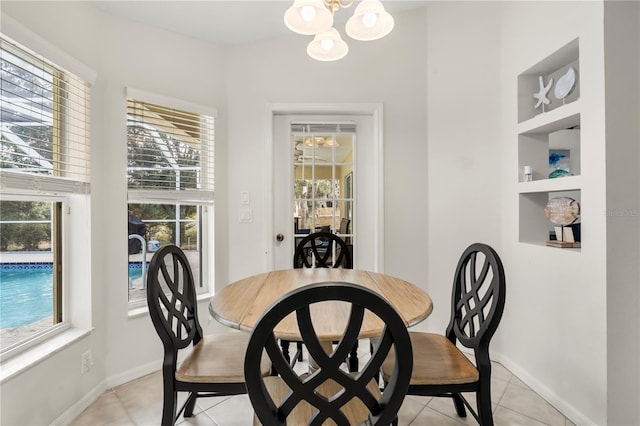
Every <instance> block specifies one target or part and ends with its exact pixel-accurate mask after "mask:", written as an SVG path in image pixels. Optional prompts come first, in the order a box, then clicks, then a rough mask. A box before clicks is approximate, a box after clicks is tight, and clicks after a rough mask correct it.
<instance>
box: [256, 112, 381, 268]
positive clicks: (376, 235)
mask: <svg viewBox="0 0 640 426" xmlns="http://www.w3.org/2000/svg"><path fill="white" fill-rule="evenodd" d="M294 114H315V115H318V114H325V115H346V116H348V115H369V116H371V117H372V119H373V129H372V130H373V139H374V140H373V146H374V152H373V158H374V161H375V163H377V170H378V173H377V175H376V180H375V182H374V194H373V196H374V199H375V206H376V209H375V211H374V212H373V215H374V223H375V226H374V229H373V230H372V231H373V240H374V253H375V255H374V272H384V271H383V267H384V155H383V154H384V146H383V134H384V133H383V124H382V123H383V120H382V104H381V103H348V104H331V103H329V104H325V103H319V104H315V103H268V104H267V108H266V123H265V128H266V143H265V155H264V158H265V174H266V176H265V191H264V193H265V198H266V200H265V206H266V209H265V211H266V218H265V224H266V226H265V229H266V236H265V241H266V247H265V254H266V255H267V264H268V267H269V270H273V268H274V265H275V259H274V258H275V255H274V243H273V241H274V239H275V230H274V225H273V219H274V217H273V215H274V213H273V212H274V201H273V190H274V188H273V181H274V177H273V160H274V157H273V149H274V139H273V136H274V135H273V120H274V117H275V116H276V115H294ZM361 232H362V231H361Z"/></svg>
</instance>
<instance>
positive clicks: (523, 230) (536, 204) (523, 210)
mask: <svg viewBox="0 0 640 426" xmlns="http://www.w3.org/2000/svg"><path fill="white" fill-rule="evenodd" d="M561 179H569V178H559V179H558V180H561ZM552 180H554V179H552ZM531 183H536V182H525V183H522V184H520V185H521V186H525V185H527V184H531ZM533 186H536V185H533ZM554 197H570V198H573V199H574V200H576V201H578V202H579V203H580V204H581V205H582V203H581V191H580V190H579V189H564V188H562V189H561V188H558V189H554V190H550V191H545V190H540V191H531V192H521V193H520V194H519V196H518V198H519V199H518V208H519V211H520V220H519V223H520V224H519V228H520V231H519V235H520V242H521V243H531V244H538V245H545V246H546V242H547V240H548V239H549V232H550V231H552V230H553V229H554V225H553V224H552V223H551V222H550V221H549V219H547V216H546V215H545V213H544V208H545V206H546V205H547V203H548V202H549V200H550V199H551V198H554ZM578 222H580V220H578ZM551 248H559V247H551ZM562 250H577V251H579V250H580V248H570V249H569V248H562Z"/></svg>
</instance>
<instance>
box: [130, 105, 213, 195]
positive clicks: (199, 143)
mask: <svg viewBox="0 0 640 426" xmlns="http://www.w3.org/2000/svg"><path fill="white" fill-rule="evenodd" d="M213 132H214V118H213V117H212V116H208V115H203V114H198V113H194V112H188V111H184V110H180V109H176V108H171V107H167V106H162V105H158V104H154V103H150V102H145V101H140V100H135V99H128V100H127V134H128V135H127V140H128V143H127V149H128V167H127V171H128V175H127V178H128V189H129V194H130V197H129V200H130V201H132V199H138V200H145V199H146V200H148V199H156V200H180V201H194V202H198V201H209V202H211V201H213V189H214V188H213V187H214V180H213V152H214V150H213V138H214V136H213V135H214V133H213ZM131 195H133V196H131Z"/></svg>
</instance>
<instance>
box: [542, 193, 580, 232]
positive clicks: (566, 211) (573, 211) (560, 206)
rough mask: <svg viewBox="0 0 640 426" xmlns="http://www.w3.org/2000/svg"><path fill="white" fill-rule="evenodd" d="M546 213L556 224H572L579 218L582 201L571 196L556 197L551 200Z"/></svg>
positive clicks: (546, 207)
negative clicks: (579, 201)
mask: <svg viewBox="0 0 640 426" xmlns="http://www.w3.org/2000/svg"><path fill="white" fill-rule="evenodd" d="M544 213H545V215H546V216H547V218H548V219H549V220H550V221H551V223H553V224H554V225H561V226H565V225H571V224H572V223H573V222H575V221H576V220H578V216H579V215H580V203H578V202H577V201H576V200H574V199H573V198H570V197H556V198H552V199H550V200H549V202H548V203H547V205H546V206H545V208H544Z"/></svg>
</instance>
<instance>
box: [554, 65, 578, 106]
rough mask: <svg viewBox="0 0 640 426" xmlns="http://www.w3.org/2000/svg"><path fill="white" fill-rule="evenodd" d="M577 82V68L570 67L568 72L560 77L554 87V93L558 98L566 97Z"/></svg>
mask: <svg viewBox="0 0 640 426" xmlns="http://www.w3.org/2000/svg"><path fill="white" fill-rule="evenodd" d="M575 84H576V70H574V69H573V67H569V69H568V70H567V72H566V73H564V75H563V76H562V77H560V78H559V79H558V81H557V82H556V87H555V88H554V89H553V94H554V96H555V97H556V99H564V98H566V97H567V96H568V95H569V93H571V91H572V90H573V88H574V87H575Z"/></svg>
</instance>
